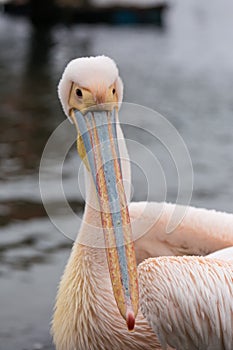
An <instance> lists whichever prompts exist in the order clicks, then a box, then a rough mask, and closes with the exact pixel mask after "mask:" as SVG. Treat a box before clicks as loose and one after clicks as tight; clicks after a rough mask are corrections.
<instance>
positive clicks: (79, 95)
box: [76, 89, 83, 97]
mask: <svg viewBox="0 0 233 350" xmlns="http://www.w3.org/2000/svg"><path fill="white" fill-rule="evenodd" d="M76 95H77V96H78V97H83V93H82V90H81V89H76Z"/></svg>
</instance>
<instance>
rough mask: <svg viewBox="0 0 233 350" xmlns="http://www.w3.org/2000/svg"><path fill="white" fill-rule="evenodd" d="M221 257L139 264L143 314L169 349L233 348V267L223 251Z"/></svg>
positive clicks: (206, 349) (227, 253) (149, 260)
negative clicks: (170, 347)
mask: <svg viewBox="0 0 233 350" xmlns="http://www.w3.org/2000/svg"><path fill="white" fill-rule="evenodd" d="M230 253H231V254H233V248H231V252H230V251H229V249H228V251H227V252H226V259H228V257H229V256H230V255H229V254H230ZM220 258H221V260H220ZM220 258H219V257H217V254H216V257H215V258H214V257H194V256H184V257H160V258H150V259H147V260H145V261H144V262H143V263H142V264H140V265H139V267H138V271H139V285H140V299H141V301H140V303H141V310H142V313H143V315H144V317H145V318H146V319H147V321H148V323H149V325H150V326H151V328H152V329H153V330H154V332H155V333H156V335H157V336H158V338H159V339H160V341H161V344H162V346H163V348H164V349H166V346H167V344H169V345H170V346H172V347H174V348H175V349H177V350H223V349H224V350H232V349H233V264H232V261H229V260H228V261H224V260H223V259H224V253H223V252H221V253H220Z"/></svg>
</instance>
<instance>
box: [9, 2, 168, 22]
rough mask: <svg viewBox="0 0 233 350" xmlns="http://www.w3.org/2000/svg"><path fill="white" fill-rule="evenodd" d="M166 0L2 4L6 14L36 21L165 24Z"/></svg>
mask: <svg viewBox="0 0 233 350" xmlns="http://www.w3.org/2000/svg"><path fill="white" fill-rule="evenodd" d="M167 7H168V6H167V3H166V2H165V1H164V0H160V1H159V0H144V1H140V3H139V2H137V1H135V0H118V1H115V0H92V1H87V0H86V1H85V0H57V1H53V0H50V1H47V2H43V1H38V0H13V1H9V2H7V3H5V4H4V5H3V11H4V12H5V13H6V14H10V15H15V16H27V17H29V18H31V20H32V22H33V24H35V23H36V24H42V25H44V24H54V23H67V24H73V23H88V24H98V23H106V24H110V25H124V24H127V25H131V24H144V25H146V24H153V25H157V26H162V25H163V17H164V16H163V14H164V11H165V10H166V9H167Z"/></svg>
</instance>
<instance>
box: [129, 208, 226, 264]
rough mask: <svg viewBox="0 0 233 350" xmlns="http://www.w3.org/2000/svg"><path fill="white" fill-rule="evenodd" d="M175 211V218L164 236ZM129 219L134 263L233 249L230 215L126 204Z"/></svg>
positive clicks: (193, 209)
mask: <svg viewBox="0 0 233 350" xmlns="http://www.w3.org/2000/svg"><path fill="white" fill-rule="evenodd" d="M175 206H176V207H175ZM175 208H176V209H177V208H178V211H177V212H178V213H179V218H178V219H177V224H176V225H175V226H174V229H173V230H172V232H170V233H168V227H169V223H170V220H171V218H172V216H173V213H174V210H175ZM130 217H131V222H132V227H133V234H134V238H135V250H136V257H137V262H138V263H140V262H142V261H143V260H144V259H147V258H149V257H157V256H169V255H170V256H171V255H172V256H182V255H207V254H209V253H212V252H214V251H217V250H220V249H223V248H226V247H230V246H233V214H227V213H222V212H217V211H215V210H207V209H197V208H194V207H187V208H185V207H182V206H178V205H174V204H170V203H156V202H151V203H147V202H139V203H131V204H130Z"/></svg>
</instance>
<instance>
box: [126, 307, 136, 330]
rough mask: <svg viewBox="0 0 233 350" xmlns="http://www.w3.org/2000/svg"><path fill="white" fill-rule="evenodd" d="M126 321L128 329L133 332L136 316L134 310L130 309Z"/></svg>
mask: <svg viewBox="0 0 233 350" xmlns="http://www.w3.org/2000/svg"><path fill="white" fill-rule="evenodd" d="M126 323H127V327H128V330H129V331H130V332H132V331H133V330H134V326H135V317H134V314H133V312H132V311H129V312H128V313H127V317H126Z"/></svg>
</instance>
